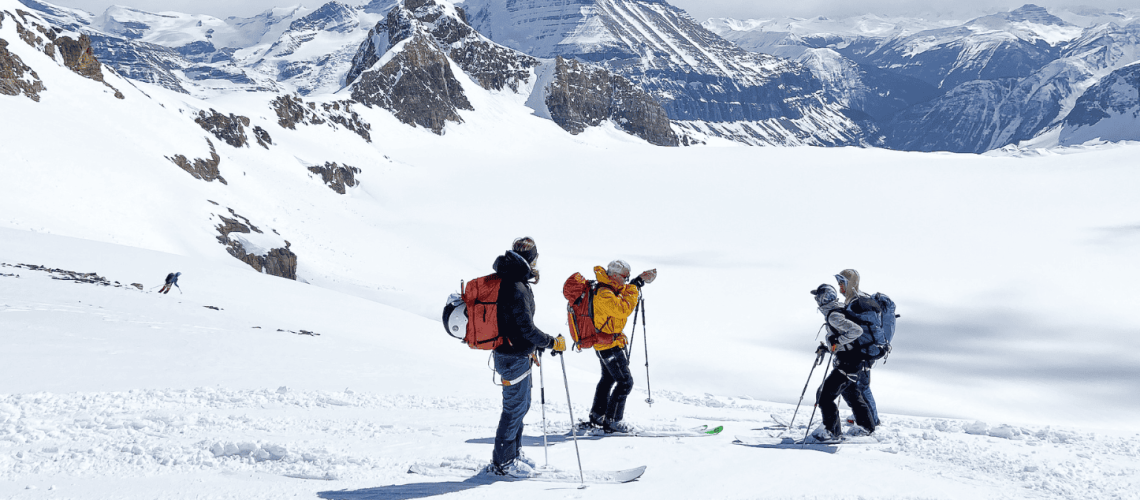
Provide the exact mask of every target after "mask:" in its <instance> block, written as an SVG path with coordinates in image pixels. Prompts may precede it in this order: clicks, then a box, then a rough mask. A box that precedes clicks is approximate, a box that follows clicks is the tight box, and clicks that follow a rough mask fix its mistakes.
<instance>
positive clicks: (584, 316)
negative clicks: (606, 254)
mask: <svg viewBox="0 0 1140 500" xmlns="http://www.w3.org/2000/svg"><path fill="white" fill-rule="evenodd" d="M598 286H599V285H598V282H597V281H594V280H587V279H586V278H584V277H583V276H582V273H574V274H573V275H572V276H570V277H569V278H566V283H565V284H563V285H562V296H563V297H566V300H567V301H568V303H567V304H566V315H567V317H568V318H569V324H570V337H572V338H573V339H574V348H575V349H577V350H579V351H581V350H582V349H589V348H591V347H594V344H609V343H613V341H614V336H613V335H612V334H608V333H602V332H599V331H598V330H597V328H595V327H594V295H597V293H598ZM601 286H605V285H601ZM602 326H605V325H602Z"/></svg>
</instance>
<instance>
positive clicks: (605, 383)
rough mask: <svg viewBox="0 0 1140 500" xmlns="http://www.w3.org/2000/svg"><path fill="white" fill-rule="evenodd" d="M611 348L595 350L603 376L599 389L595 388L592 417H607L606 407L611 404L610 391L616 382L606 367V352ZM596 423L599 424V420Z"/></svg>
mask: <svg viewBox="0 0 1140 500" xmlns="http://www.w3.org/2000/svg"><path fill="white" fill-rule="evenodd" d="M610 350H612V349H607V350H606V351H594V352H595V353H596V354H597V355H598V363H599V364H600V365H601V367H602V378H601V380H599V381H598V387H597V389H594V404H593V406H591V407H590V416H591V417H594V416H597V417H598V418H603V417H605V415H606V409H607V408H608V407H609V404H610V391H611V390H612V389H613V387H614V382H615V380H614V377H613V375H611V374H610V370H609V369H608V368H607V367H606V356H607V354H606V352H607V351H610ZM594 420H595V418H591V419H590V421H591V422H594ZM594 423H595V424H598V422H594Z"/></svg>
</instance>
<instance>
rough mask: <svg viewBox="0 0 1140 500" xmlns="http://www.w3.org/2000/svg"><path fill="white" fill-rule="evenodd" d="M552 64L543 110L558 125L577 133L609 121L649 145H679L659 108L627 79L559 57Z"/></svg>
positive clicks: (663, 111) (667, 117)
mask: <svg viewBox="0 0 1140 500" xmlns="http://www.w3.org/2000/svg"><path fill="white" fill-rule="evenodd" d="M555 64H556V66H555V70H554V71H555V72H554V79H553V81H551V83H550V87H549V88H548V93H547V96H546V107H547V108H548V109H549V110H550V116H551V118H552V119H553V120H554V122H555V123H557V124H558V126H560V127H562V128H563V129H565V130H566V131H568V132H570V133H571V134H579V133H581V132H582V131H584V130H585V129H586V127H593V126H597V125H599V124H600V123H601V122H602V121H604V120H613V121H614V122H615V123H616V124H617V125H618V127H621V128H622V129H623V130H625V131H626V132H629V133H630V134H633V135H635V136H637V137H641V138H642V139H645V140H646V141H649V142H650V143H651V144H656V145H658V146H677V145H678V144H679V143H680V141H679V140H678V138H677V134H675V133H674V132H673V129H672V127H671V124H670V121H669V116H668V115H667V114H666V113H665V110H664V109H662V107H661V105H660V104H657V101H654V100H653V99H652V98H651V97H649V96H648V95H647V94H646V93H645V92H643V91H642V90H641V89H640V88H638V87H637V86H636V85H634V84H633V83H631V82H630V81H629V80H627V79H625V78H623V77H621V76H616V75H612V74H610V72H609V71H607V70H605V69H603V68H599V67H593V66H587V65H584V64H580V63H579V62H578V61H574V60H570V61H567V60H565V59H563V58H562V57H558V58H557V59H556V61H555Z"/></svg>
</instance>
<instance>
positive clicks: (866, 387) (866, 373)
mask: <svg viewBox="0 0 1140 500" xmlns="http://www.w3.org/2000/svg"><path fill="white" fill-rule="evenodd" d="M855 386H856V388H857V389H859V392H860V393H862V394H863V400H864V401H866V402H867V406H868V407H870V408H871V420H873V421H874V422H875V425H876V426H878V425H879V408H878V407H876V406H875V396H872V395H871V368H870V367H867V369H866V370H863V371H861V372H859V380H858V381H857V382H856V383H855Z"/></svg>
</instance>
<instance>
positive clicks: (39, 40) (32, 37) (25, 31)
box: [0, 10, 123, 100]
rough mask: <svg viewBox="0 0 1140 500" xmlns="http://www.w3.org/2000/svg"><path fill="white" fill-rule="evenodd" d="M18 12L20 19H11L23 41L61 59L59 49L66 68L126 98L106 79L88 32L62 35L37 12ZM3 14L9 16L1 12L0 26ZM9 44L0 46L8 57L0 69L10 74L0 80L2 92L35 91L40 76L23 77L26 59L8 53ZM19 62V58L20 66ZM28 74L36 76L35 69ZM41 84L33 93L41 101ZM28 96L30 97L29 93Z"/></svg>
mask: <svg viewBox="0 0 1140 500" xmlns="http://www.w3.org/2000/svg"><path fill="white" fill-rule="evenodd" d="M16 13H17V14H19V19H17V18H15V17H12V21H13V22H14V23H15V25H16V33H17V34H18V35H19V37H20V40H23V41H24V43H26V44H28V45H29V46H31V47H33V48H35V49H36V50H39V51H41V52H43V53H44V54H46V55H47V56H48V57H50V58H52V59H53V60H56V61H59V59H57V58H56V51H57V49H58V51H59V55H60V56H61V59H63V61H62V62H63V65H64V66H65V67H67V68H68V69H70V70H72V71H74V72H75V73H76V74H78V75H80V76H82V77H84V78H89V79H91V80H95V81H97V82H100V83H102V84H103V85H106V86H107V88H109V89H111V90H114V91H115V97H117V98H119V99H122V98H123V94H122V92H119V91H118V89H116V88H114V87H112V86H111V84H109V83H107V82H106V81H104V80H103V65H102V64H100V63H99V60H98V59H96V58H95V53H94V51H93V50H92V48H91V39H90V38H88V37H87V35H77V36H76V37H75V38H72V37H71V36H59V33H61V32H63V30H62V29H59V28H53V27H51V26H50V25H48V24H46V23H44V21H43V20H41V19H39V18H38V17H36V16H35V15H34V14H31V13H28V12H25V11H23V10H17V11H16ZM4 17H6V16H5V14H3V13H0V25H2V24H3V22H4ZM41 35H42V36H41ZM45 38H46V39H45ZM7 46H8V44H7V42H6V41H5V42H4V45H2V46H0V50H3V54H4V57H5V60H6V61H7V62H4V63H0V71H3V72H4V73H5V74H6V75H7V77H4V76H0V81H4V80H9V81H8V82H7V83H0V86H2V87H5V88H6V89H7V90H3V91H0V93H10V92H13V89H14V88H21V92H25V90H24V88H25V87H26V90H29V91H30V90H33V89H34V88H35V87H36V83H35V82H36V81H38V80H39V78H38V76H36V77H33V78H32V79H31V80H29V79H27V78H23V74H24V73H25V72H29V71H31V70H30V68H29V67H28V66H27V65H25V64H23V61H20V60H19V58H18V57H17V56H16V55H15V54H11V53H10V52H8V50H7V48H6V47H7ZM16 61H19V64H18V65H17V64H16ZM4 68H6V69H4ZM17 73H19V76H20V77H21V79H20V81H22V82H23V83H17V81H16V80H17ZM28 75H34V72H32V73H28ZM39 87H40V88H39V89H38V90H35V91H34V92H32V94H34V95H37V98H36V100H38V92H39V91H40V90H44V88H43V84H42V83H40V84H39ZM9 95H16V94H9ZM29 97H31V96H30V95H29Z"/></svg>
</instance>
